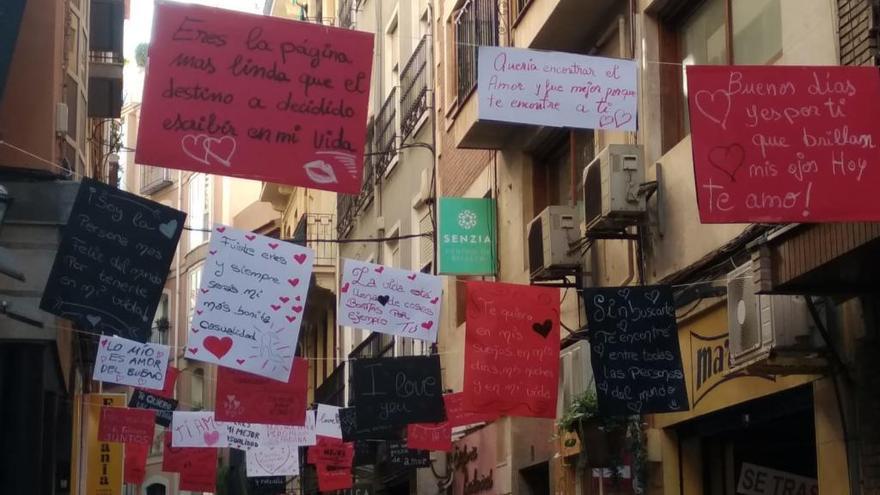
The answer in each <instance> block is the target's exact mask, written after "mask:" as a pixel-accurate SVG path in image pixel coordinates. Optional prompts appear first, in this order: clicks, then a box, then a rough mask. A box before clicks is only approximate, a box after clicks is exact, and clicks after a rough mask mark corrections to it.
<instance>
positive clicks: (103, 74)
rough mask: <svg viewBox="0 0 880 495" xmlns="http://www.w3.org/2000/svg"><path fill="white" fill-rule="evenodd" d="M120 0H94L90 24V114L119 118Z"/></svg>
mask: <svg viewBox="0 0 880 495" xmlns="http://www.w3.org/2000/svg"><path fill="white" fill-rule="evenodd" d="M124 15H125V5H124V4H123V2H122V1H121V0H94V1H93V2H92V5H91V14H90V19H89V20H90V25H89V117H92V118H104V119H118V118H119V117H120V115H121V111H122V65H123V62H124V60H123V58H122V24H123V16H124Z"/></svg>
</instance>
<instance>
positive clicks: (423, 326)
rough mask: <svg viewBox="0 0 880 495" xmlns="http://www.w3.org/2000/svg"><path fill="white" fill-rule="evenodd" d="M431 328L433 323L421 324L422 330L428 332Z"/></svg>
mask: <svg viewBox="0 0 880 495" xmlns="http://www.w3.org/2000/svg"><path fill="white" fill-rule="evenodd" d="M433 326H434V322H433V321H426V322H424V323H422V328H424V329H425V330H430V329H431V327H433Z"/></svg>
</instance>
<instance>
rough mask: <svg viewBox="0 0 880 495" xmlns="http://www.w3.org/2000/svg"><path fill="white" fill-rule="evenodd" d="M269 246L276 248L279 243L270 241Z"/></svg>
mask: <svg viewBox="0 0 880 495" xmlns="http://www.w3.org/2000/svg"><path fill="white" fill-rule="evenodd" d="M269 247H270V248H272V249H275V248H277V247H278V243H277V242H270V243H269Z"/></svg>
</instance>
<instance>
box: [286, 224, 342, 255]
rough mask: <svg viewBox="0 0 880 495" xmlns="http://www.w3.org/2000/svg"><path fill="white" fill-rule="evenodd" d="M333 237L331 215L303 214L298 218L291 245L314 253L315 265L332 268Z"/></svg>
mask: <svg viewBox="0 0 880 495" xmlns="http://www.w3.org/2000/svg"><path fill="white" fill-rule="evenodd" d="M333 238H334V235H333V214H332V213H305V214H303V215H302V216H301V217H299V222H297V224H296V229H295V230H294V231H293V239H292V241H293V243H294V244H299V245H300V246H305V247H308V248H309V249H311V250H313V251H314V252H315V265H322V266H334V265H335V263H336V243H334V242H330V241H331V240H332V239H333Z"/></svg>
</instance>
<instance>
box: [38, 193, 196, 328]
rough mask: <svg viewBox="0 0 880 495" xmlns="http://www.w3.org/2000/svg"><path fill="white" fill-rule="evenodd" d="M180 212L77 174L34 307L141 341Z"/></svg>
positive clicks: (183, 216) (158, 294)
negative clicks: (79, 179) (55, 250)
mask: <svg viewBox="0 0 880 495" xmlns="http://www.w3.org/2000/svg"><path fill="white" fill-rule="evenodd" d="M185 219H186V214H185V213H183V212H181V211H177V210H175V209H173V208H169V207H167V206H163V205H160V204H159V203H155V202H153V201H150V200H148V199H145V198H142V197H140V196H136V195H134V194H131V193H127V192H125V191H120V190H118V189H115V188H113V187H110V186H108V185H106V184H103V183H101V182H98V181H95V180H92V179H89V178H83V180H82V182H81V183H80V187H79V192H78V193H77V195H76V199H75V200H74V202H73V207H72V209H71V211H70V217H69V218H68V220H67V225H66V226H65V228H64V235H63V237H62V238H61V244H60V245H59V246H58V253H57V254H56V255H55V263H54V264H53V265H52V271H51V272H50V273H49V279H48V281H47V282H46V288H45V290H44V291H43V298H42V300H41V301H40V308H41V309H43V310H44V311H48V312H49V313H52V314H54V315H57V316H60V317H62V318H67V319H68V320H71V321H73V322H75V323H76V324H78V325H79V326H80V327H81V328H82V329H83V330H85V331H88V332H94V333H104V334H114V335H119V336H121V337H125V338H127V339H132V340H137V341H138V342H146V341H148V340H149V339H150V332H151V328H150V327H151V326H152V324H153V316H154V315H155V313H156V306H158V304H159V299H160V297H161V296H162V289H164V288H165V278H166V277H167V275H168V269H169V267H170V266H171V260H172V258H173V257H174V250H175V248H176V247H177V241H178V239H180V232H181V231H182V230H183V224H184V220H185Z"/></svg>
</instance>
